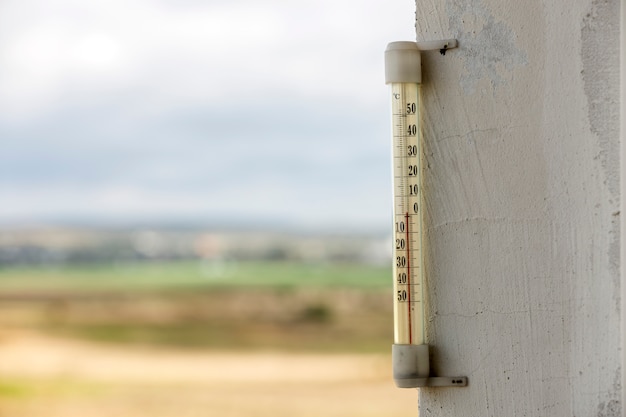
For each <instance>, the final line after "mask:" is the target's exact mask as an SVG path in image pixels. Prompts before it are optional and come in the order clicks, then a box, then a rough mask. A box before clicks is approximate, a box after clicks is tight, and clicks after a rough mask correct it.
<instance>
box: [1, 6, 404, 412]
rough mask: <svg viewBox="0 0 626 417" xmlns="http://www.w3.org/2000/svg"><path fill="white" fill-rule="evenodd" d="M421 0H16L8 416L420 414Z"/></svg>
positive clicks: (4, 76)
mask: <svg viewBox="0 0 626 417" xmlns="http://www.w3.org/2000/svg"><path fill="white" fill-rule="evenodd" d="M414 7H415V4H414V2H413V1H410V0H394V1H385V2H383V1H379V2H374V1H369V2H362V1H356V0H345V1H343V0H342V1H336V0H315V1H313V0H310V1H309V0H302V1H298V2H287V1H282V0H270V1H266V2H262V3H259V2H254V1H247V0H242V1H240V0H235V1H228V2H226V1H195V0H184V1H176V2H174V1H165V0H137V1H133V2H128V1H121V0H107V1H104V0H93V1H89V2H80V1H76V0H45V1H44V0H26V1H17V0H15V1H13V0H3V1H2V2H0V144H1V148H0V416H17V415H19V416H22V417H29V416H41V415H46V416H47V417H56V416H86V415H88V416H96V417H97V416H110V415H117V416H145V415H150V416H156V417H159V416H174V415H176V416H207V415H220V416H244V415H245V416H256V415H258V416H269V415H271V416H274V417H276V416H279V417H280V416H291V417H293V416H313V415H315V416H319V415H326V416H335V415H336V416H370V415H380V414H381V413H385V415H391V416H393V415H405V414H407V413H409V412H413V410H414V400H415V398H414V392H409V391H402V390H397V389H396V388H394V386H393V382H392V379H391V375H390V366H389V365H390V355H389V350H390V345H391V343H392V310H391V295H390V294H391V290H390V287H391V281H390V267H391V264H390V256H391V247H390V242H391V238H390V230H388V229H389V225H390V218H391V204H390V175H389V173H390V171H391V170H390V166H389V160H390V156H389V137H388V136H389V133H388V132H389V122H388V120H389V119H388V116H387V113H388V97H387V93H386V92H387V89H386V86H385V85H384V79H383V51H384V49H385V45H386V44H387V42H390V41H393V40H412V39H414V22H413V19H414Z"/></svg>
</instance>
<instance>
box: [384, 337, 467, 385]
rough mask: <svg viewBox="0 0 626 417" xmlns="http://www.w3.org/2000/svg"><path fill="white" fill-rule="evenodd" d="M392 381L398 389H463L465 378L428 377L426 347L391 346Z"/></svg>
mask: <svg viewBox="0 0 626 417" xmlns="http://www.w3.org/2000/svg"><path fill="white" fill-rule="evenodd" d="M391 358H392V361H393V379H394V381H395V383H396V386H397V387H398V388H419V387H464V386H466V385H467V377H465V376H457V377H445V376H438V377H437V376H430V358H429V354H428V345H393V346H392V348H391Z"/></svg>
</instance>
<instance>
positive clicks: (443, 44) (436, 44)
mask: <svg viewBox="0 0 626 417" xmlns="http://www.w3.org/2000/svg"><path fill="white" fill-rule="evenodd" d="M416 43H417V49H419V50H420V51H436V50H439V52H440V53H441V55H445V54H446V51H447V50H448V49H452V48H456V47H457V45H458V43H457V41H456V39H439V40H436V41H421V42H416Z"/></svg>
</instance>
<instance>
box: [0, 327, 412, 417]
mask: <svg viewBox="0 0 626 417" xmlns="http://www.w3.org/2000/svg"><path fill="white" fill-rule="evenodd" d="M416 402H417V393H416V391H414V390H402V389H397V388H395V387H394V385H393V382H392V380H391V376H390V357H389V356H388V355H381V354H358V355H353V354H284V353H254V352H246V353H235V352H210V351H209V352H197V351H196V352H186V351H182V350H178V351H176V350H163V349H158V350H157V349H148V348H128V347H123V346H107V345H99V344H93V343H88V342H82V341H73V340H63V339H55V338H50V337H48V336H42V335H39V334H36V333H32V332H21V333H12V334H10V335H7V334H5V335H0V417H5V416H6V417H9V416H11V417H13V416H19V417H31V416H33V417H34V416H46V417H57V416H58V417H60V416H63V417H74V416H81V417H88V416H93V417H99V416H107V417H109V416H119V417H126V416H128V417H130V416H154V417H161V416H177V417H178V416H220V417H221V416H225V417H228V416H232V417H238V416H272V417H282V416H285V417H286V416H290V417H299V416H303V417H304V416H306V417H308V416H343V417H350V416H355V417H356V416H381V415H384V416H415V415H417V407H416V405H417V404H416Z"/></svg>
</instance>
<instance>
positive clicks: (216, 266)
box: [0, 261, 391, 292]
mask: <svg viewBox="0 0 626 417" xmlns="http://www.w3.org/2000/svg"><path fill="white" fill-rule="evenodd" d="M390 274H391V269H390V268H389V267H388V266H379V265H366V264H357V263H350V264H348V263H345V264H343V263H326V264H308V263H296V262H221V261H213V262H207V261H184V262H182V261H180V262H158V263H157V262H151V263H147V262H144V263H120V264H102V265H98V264H90V265H67V266H49V265H47V266H29V267H0V292H11V291H29V290H32V291H37V292H40V291H42V290H47V291H87V290H90V291H100V290H101V291H120V290H121V291H141V290H155V289H193V288H218V287H239V288H240V287H246V288H250V289H255V288H256V289H260V288H315V287H317V288H328V287H343V288H360V289H368V288H369V289H382V288H386V287H388V286H389V285H390V282H391V281H390V278H389V277H390Z"/></svg>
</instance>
